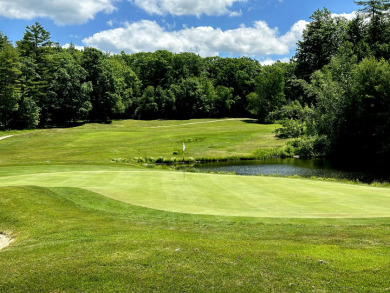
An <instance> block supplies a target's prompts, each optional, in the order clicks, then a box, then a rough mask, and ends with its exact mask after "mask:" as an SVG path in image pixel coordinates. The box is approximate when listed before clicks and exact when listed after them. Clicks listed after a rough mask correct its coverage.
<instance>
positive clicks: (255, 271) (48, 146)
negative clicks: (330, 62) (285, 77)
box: [0, 120, 390, 292]
mask: <svg viewBox="0 0 390 293" xmlns="http://www.w3.org/2000/svg"><path fill="white" fill-rule="evenodd" d="M204 122H208V123H204ZM194 123H195V124H194ZM154 127H157V128H154ZM275 127H277V126H276V125H266V126H264V125H258V124H254V123H249V122H248V121H247V122H244V121H241V120H223V121H222V120H218V121H217V122H210V120H190V121H132V120H129V121H117V122H114V123H113V124H112V125H97V124H90V125H84V126H81V127H76V128H72V129H48V130H36V131H23V132H15V133H14V136H13V137H10V138H7V139H4V140H1V141H0V164H1V167H0V233H2V234H6V235H9V236H11V237H13V238H14V239H15V240H14V242H12V244H11V246H9V247H7V248H5V249H4V250H1V251H0V292H388V291H390V279H389V277H388V276H389V275H390V189H389V188H375V187H370V186H367V185H363V184H354V185H352V184H345V183H340V182H327V181H316V180H309V179H293V178H277V177H261V176H253V177H244V176H234V175H218V174H201V173H189V172H186V173H183V172H177V171H169V170H164V169H158V168H154V169H150V168H142V167H140V166H137V165H135V164H133V163H125V162H126V161H127V160H130V162H132V159H133V158H134V157H141V156H142V157H160V156H164V157H168V158H170V157H171V156H172V155H173V152H174V151H180V150H181V147H182V141H185V142H186V147H187V149H186V151H187V156H191V157H195V158H197V157H211V158H229V157H230V158H234V157H253V156H256V155H257V154H259V153H261V152H262V151H264V150H269V149H272V148H275V147H278V146H281V145H283V144H284V143H285V141H283V140H278V139H276V138H275V137H274V135H273V129H274V128H275ZM7 134H8V133H6V132H5V133H0V137H1V136H5V135H7ZM114 158H116V159H118V158H121V159H122V160H114V161H113V159H114Z"/></svg>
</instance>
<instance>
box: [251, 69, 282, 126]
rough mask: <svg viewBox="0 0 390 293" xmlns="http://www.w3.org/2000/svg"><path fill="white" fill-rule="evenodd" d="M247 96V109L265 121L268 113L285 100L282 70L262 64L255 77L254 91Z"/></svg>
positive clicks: (261, 120)
mask: <svg viewBox="0 0 390 293" xmlns="http://www.w3.org/2000/svg"><path fill="white" fill-rule="evenodd" d="M247 98H248V109H249V110H250V111H251V113H252V114H253V115H255V116H256V117H257V118H258V119H259V121H260V122H265V121H266V118H267V116H268V114H269V113H270V112H272V111H275V110H276V109H278V108H279V107H281V106H282V104H283V102H284V101H285V97H284V75H283V70H282V69H281V68H280V67H278V66H264V67H263V70H262V72H261V73H260V75H259V76H258V77H257V78H256V82H255V92H254V93H252V94H250V95H248V97H247Z"/></svg>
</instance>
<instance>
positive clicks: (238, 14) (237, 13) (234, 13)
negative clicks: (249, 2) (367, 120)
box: [229, 9, 242, 17]
mask: <svg viewBox="0 0 390 293" xmlns="http://www.w3.org/2000/svg"><path fill="white" fill-rule="evenodd" d="M241 15H242V10H241V9H240V11H233V12H231V13H230V14H229V16H230V17H236V16H241Z"/></svg>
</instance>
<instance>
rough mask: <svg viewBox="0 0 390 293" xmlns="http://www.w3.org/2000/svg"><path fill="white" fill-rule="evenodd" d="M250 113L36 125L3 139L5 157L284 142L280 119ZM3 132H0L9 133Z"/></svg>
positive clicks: (41, 159) (232, 149)
mask: <svg viewBox="0 0 390 293" xmlns="http://www.w3.org/2000/svg"><path fill="white" fill-rule="evenodd" d="M245 121H246V120H245V119H242V120H240V119H235V120H224V119H220V120H216V121H214V120H213V121H212V122H211V121H210V120H209V119H197V120H188V121H163V120H156V121H138V120H122V121H114V122H113V123H112V124H109V125H107V124H86V125H83V126H79V127H75V128H67V129H58V128H56V129H46V130H33V131H24V132H20V133H17V135H14V136H13V137H11V138H7V139H5V140H3V141H1V144H0V163H1V164H2V165H10V164H52V163H54V164H64V163H66V164H80V163H81V164H88V163H89V164H91V163H93V164H102V163H103V164H107V163H111V162H113V161H115V162H131V161H136V160H135V158H140V157H142V158H146V157H148V158H150V157H153V158H155V159H157V158H160V157H162V158H166V159H167V160H173V159H174V158H175V157H177V158H178V159H181V158H182V144H183V142H185V144H186V152H185V156H186V158H188V157H192V158H195V159H200V158H213V159H220V158H241V157H243V158H252V157H258V156H259V155H262V153H263V152H265V153H267V151H269V150H272V149H274V148H277V147H280V146H283V145H284V144H285V140H281V139H278V138H276V137H275V134H274V130H275V128H277V127H278V125H260V124H256V123H246V122H245ZM8 134H9V133H8V132H0V136H3V135H8Z"/></svg>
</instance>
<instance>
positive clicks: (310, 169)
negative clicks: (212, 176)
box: [194, 158, 390, 182]
mask: <svg viewBox="0 0 390 293" xmlns="http://www.w3.org/2000/svg"><path fill="white" fill-rule="evenodd" d="M194 167H195V168H196V169H199V170H201V171H210V172H227V173H228V172H234V173H236V174H239V175H259V174H262V175H278V176H293V175H299V176H301V177H312V176H315V177H323V178H338V179H348V180H359V181H362V182H373V181H387V182H389V181H390V172H386V171H385V170H382V169H379V168H375V166H374V167H370V168H368V167H367V166H359V165H357V166H353V167H352V166H350V165H349V166H346V165H343V164H342V163H341V162H335V161H331V160H328V159H296V158H287V159H281V158H272V159H266V160H258V161H228V162H215V163H198V164H195V166H194Z"/></svg>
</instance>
